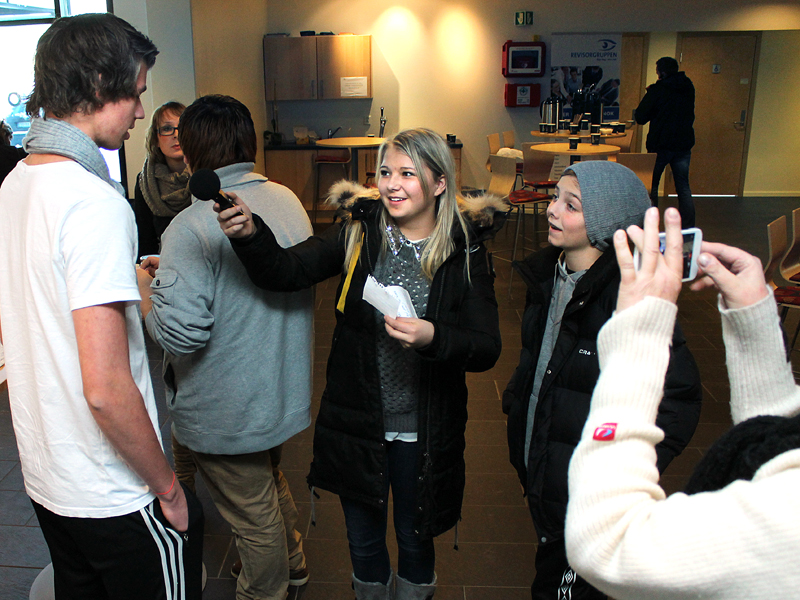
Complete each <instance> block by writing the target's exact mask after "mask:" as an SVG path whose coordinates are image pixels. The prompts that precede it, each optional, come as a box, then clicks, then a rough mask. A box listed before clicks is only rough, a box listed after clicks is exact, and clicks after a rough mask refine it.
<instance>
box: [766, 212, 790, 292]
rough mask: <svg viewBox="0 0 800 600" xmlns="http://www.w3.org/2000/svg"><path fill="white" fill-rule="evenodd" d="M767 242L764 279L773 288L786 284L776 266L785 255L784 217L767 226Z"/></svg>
mask: <svg viewBox="0 0 800 600" xmlns="http://www.w3.org/2000/svg"><path fill="white" fill-rule="evenodd" d="M767 241H768V242H769V256H768V257H767V264H766V266H765V267H764V279H766V280H767V285H771V286H772V287H773V288H776V287H780V286H783V285H786V282H785V281H783V280H782V278H781V277H780V273H779V271H778V265H780V264H781V259H782V258H783V256H784V254H786V246H787V239H786V217H785V216H783V215H781V216H780V217H778V218H777V219H775V220H774V221H773V222H772V223H769V224H768V225H767Z"/></svg>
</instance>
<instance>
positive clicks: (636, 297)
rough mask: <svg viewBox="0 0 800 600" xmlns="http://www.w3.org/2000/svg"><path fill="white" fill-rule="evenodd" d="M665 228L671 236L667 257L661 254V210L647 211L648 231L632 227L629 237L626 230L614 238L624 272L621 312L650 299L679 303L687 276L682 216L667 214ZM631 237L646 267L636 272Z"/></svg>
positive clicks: (620, 299)
mask: <svg viewBox="0 0 800 600" xmlns="http://www.w3.org/2000/svg"><path fill="white" fill-rule="evenodd" d="M664 225H665V230H666V233H667V240H666V247H665V250H664V254H661V252H660V251H659V239H658V209H657V208H649V209H647V212H646V213H645V216H644V231H642V230H641V229H640V228H639V227H637V226H635V225H631V226H630V227H628V230H627V235H626V234H625V232H624V231H622V230H618V231H617V232H616V233H615V234H614V250H616V253H617V262H618V263H619V272H620V284H619V296H618V297H617V310H619V311H622V310H625V309H626V308H629V307H631V306H633V305H634V304H636V303H638V302H640V301H641V300H643V299H644V298H645V297H646V296H656V297H657V298H662V299H664V300H668V301H669V302H672V303H675V302H677V300H678V294H680V292H681V285H682V282H681V277H682V276H683V236H682V235H681V216H680V214H679V213H678V211H677V210H676V209H674V208H668V209H667V210H666V212H665V213H664ZM629 236H630V238H631V240H632V241H633V243H634V244H635V245H636V247H637V248H638V249H639V254H640V255H641V258H642V266H641V268H640V269H639V270H638V271H637V270H636V269H635V268H634V265H633V257H632V256H631V250H630V247H629V246H628V237H629Z"/></svg>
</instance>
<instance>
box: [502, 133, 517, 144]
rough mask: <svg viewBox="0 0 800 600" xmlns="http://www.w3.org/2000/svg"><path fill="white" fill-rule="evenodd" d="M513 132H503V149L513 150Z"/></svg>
mask: <svg viewBox="0 0 800 600" xmlns="http://www.w3.org/2000/svg"><path fill="white" fill-rule="evenodd" d="M514 141H515V138H514V132H513V131H504V132H503V148H513V147H514Z"/></svg>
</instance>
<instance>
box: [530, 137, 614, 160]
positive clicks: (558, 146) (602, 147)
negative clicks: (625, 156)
mask: <svg viewBox="0 0 800 600" xmlns="http://www.w3.org/2000/svg"><path fill="white" fill-rule="evenodd" d="M534 148H536V150H538V151H539V152H549V153H550V154H569V156H570V157H571V158H570V163H573V162H575V161H576V160H580V157H581V156H604V157H606V158H608V157H609V156H612V155H614V154H617V153H618V152H619V146H612V145H610V144H598V145H597V146H595V145H594V144H583V143H581V144H578V148H577V149H576V150H570V148H569V142H549V143H546V144H536V145H535V146H534Z"/></svg>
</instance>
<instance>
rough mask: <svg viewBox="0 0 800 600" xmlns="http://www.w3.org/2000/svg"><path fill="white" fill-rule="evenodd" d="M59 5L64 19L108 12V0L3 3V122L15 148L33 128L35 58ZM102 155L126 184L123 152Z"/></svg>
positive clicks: (0, 82)
mask: <svg viewBox="0 0 800 600" xmlns="http://www.w3.org/2000/svg"><path fill="white" fill-rule="evenodd" d="M57 3H60V4H58V5H59V7H60V11H59V14H60V15H63V16H71V15H82V14H86V13H95V12H106V11H107V10H108V2H107V0H22V1H0V32H2V35H0V56H3V57H7V58H4V59H3V76H2V77H0V119H2V120H4V121H5V122H6V123H8V124H9V125H10V126H11V129H12V131H13V136H12V138H11V144H12V145H14V146H21V145H22V138H24V137H25V134H26V133H28V128H29V127H30V123H31V121H30V117H28V115H27V113H26V112H25V102H26V100H27V98H28V96H29V95H30V93H31V90H32V88H33V57H34V55H35V54H36V44H37V43H38V41H39V38H40V37H41V35H42V34H43V33H44V32H45V31H46V30H47V28H48V27H49V26H50V23H52V22H53V21H54V20H55V18H56V5H57ZM35 21H38V23H37V22H35ZM102 154H103V157H104V158H105V159H106V162H107V163H108V169H109V172H110V173H111V177H113V178H114V179H116V180H117V181H119V182H121V183H123V185H125V183H126V182H124V181H123V179H124V178H123V173H122V160H123V158H122V156H123V155H122V154H121V151H119V150H102Z"/></svg>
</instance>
